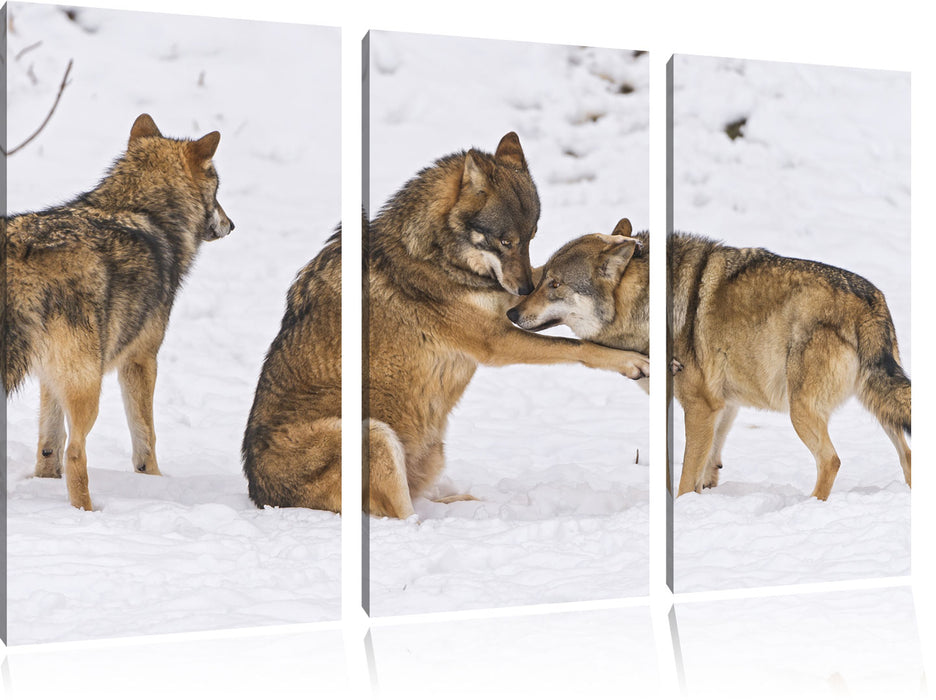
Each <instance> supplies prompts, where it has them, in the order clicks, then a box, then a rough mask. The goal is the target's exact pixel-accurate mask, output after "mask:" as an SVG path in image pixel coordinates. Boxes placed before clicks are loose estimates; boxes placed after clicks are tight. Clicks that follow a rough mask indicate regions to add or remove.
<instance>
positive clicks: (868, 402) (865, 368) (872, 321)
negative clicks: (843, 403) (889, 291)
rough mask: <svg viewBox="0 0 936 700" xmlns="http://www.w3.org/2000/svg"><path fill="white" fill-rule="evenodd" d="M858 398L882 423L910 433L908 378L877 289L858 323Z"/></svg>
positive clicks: (884, 303) (884, 306) (890, 320)
mask: <svg viewBox="0 0 936 700" xmlns="http://www.w3.org/2000/svg"><path fill="white" fill-rule="evenodd" d="M858 361H859V363H860V365H859V375H858V376H859V379H858V398H859V400H860V401H861V403H862V404H864V406H865V407H866V408H867V409H868V410H869V411H871V413H873V414H874V416H875V417H876V418H877V419H878V420H879V421H880V422H881V424H882V425H884V426H887V427H890V428H893V429H896V430H902V431H904V432H905V433H907V434H908V435H909V434H910V378H909V377H907V375H906V374H905V373H904V371H903V368H902V367H901V366H900V354H899V352H898V350H897V334H896V332H895V331H894V322H893V320H892V319H891V315H890V311H889V310H888V308H887V304H886V302H885V301H884V296H883V294H880V292H878V295H877V297H876V298H875V299H874V301H873V302H872V304H871V309H870V312H869V313H868V315H867V316H866V317H865V318H864V319H863V320H862V322H861V323H860V325H859V326H858Z"/></svg>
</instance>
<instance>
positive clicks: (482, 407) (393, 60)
mask: <svg viewBox="0 0 936 700" xmlns="http://www.w3.org/2000/svg"><path fill="white" fill-rule="evenodd" d="M364 60H365V69H366V78H365V88H364V89H365V92H364V103H365V115H364V116H365V142H364V151H365V154H366V156H367V157H366V160H365V163H364V168H365V177H364V181H365V198H364V205H365V209H366V216H368V217H369V218H370V219H371V222H372V223H371V225H370V233H369V235H365V243H366V244H368V243H369V245H370V258H369V260H370V267H369V269H367V270H365V290H366V291H367V292H368V295H367V298H366V299H365V301H366V302H367V303H366V304H365V306H366V308H365V327H364V334H365V336H364V337H365V343H366V347H365V368H364V382H365V386H364V392H365V394H364V405H365V415H364V418H365V419H370V420H371V423H370V425H371V428H370V436H369V437H368V438H367V440H369V444H368V443H367V441H366V444H365V452H366V453H367V452H368V451H369V466H370V474H371V479H374V478H377V477H375V476H374V475H375V473H378V472H379V473H380V474H385V473H386V469H385V465H386V464H387V463H388V461H387V460H388V457H387V455H388V453H389V452H391V451H392V450H391V449H390V445H392V444H396V445H398V446H399V447H398V452H400V453H402V454H401V456H402V457H403V458H404V459H405V460H408V461H409V462H408V463H409V467H410V469H408V471H409V478H410V479H412V478H413V473H414V472H418V471H419V470H420V469H422V468H427V469H429V468H430V467H431V464H430V466H429V467H426V465H427V464H428V463H430V462H432V460H434V459H435V460H441V459H443V457H442V455H441V453H442V452H443V450H442V449H441V448H440V447H439V443H444V468H443V469H442V470H441V471H439V472H438V475H437V476H433V477H432V478H429V479H427V480H426V482H425V483H424V484H421V485H416V486H415V487H413V485H412V484H410V486H411V490H412V491H414V494H413V495H414V496H415V497H414V498H412V501H411V503H412V511H410V512H412V514H411V515H409V517H404V518H403V519H400V518H390V517H376V516H373V515H372V516H371V517H370V518H369V519H366V521H365V528H364V537H365V543H364V547H365V552H364V557H365V559H364V568H365V576H366V580H365V606H366V607H368V608H369V611H370V612H371V614H374V615H391V614H400V613H418V612H428V611H440V610H456V609H468V608H484V607H493V606H503V605H523V604H532V603H549V602H560V601H562V602H565V601H574V600H591V599H602V598H605V599H607V598H616V597H622V596H633V595H644V594H646V593H647V591H648V577H649V557H650V555H649V548H648V536H649V448H648V441H649V438H648V426H649V418H648V398H647V395H646V394H645V393H644V392H643V391H641V390H640V388H639V387H638V386H636V385H635V383H634V382H633V381H631V380H629V379H627V378H625V377H623V376H621V375H620V374H618V373H614V372H610V371H603V370H600V369H591V368H588V367H584V366H581V365H577V364H574V363H573V364H567V363H560V364H540V365H536V364H526V363H512V362H511V361H510V360H509V359H507V358H506V354H509V352H508V351H502V350H495V351H494V352H493V354H492V355H490V356H488V361H489V362H491V363H494V364H497V363H500V364H503V365H505V366H501V367H493V366H484V365H482V366H479V367H478V368H477V371H476V372H474V374H473V376H472V375H471V367H470V364H469V366H468V367H467V369H466V366H465V365H463V364H460V363H461V361H462V359H463V358H464V357H468V356H469V354H470V353H480V354H483V352H484V351H483V349H482V350H479V349H477V348H476V347H475V346H472V348H469V347H468V345H470V344H471V342H473V341H470V340H467V339H466V338H468V336H472V334H474V335H473V336H472V337H483V338H487V339H490V340H491V341H492V342H495V343H496V341H497V338H496V336H497V335H498V334H499V333H505V334H506V333H510V332H516V329H515V328H513V327H511V326H510V323H509V321H507V319H505V318H504V315H505V312H506V311H507V310H508V309H509V308H511V307H512V306H513V305H514V304H517V303H518V302H519V301H520V300H521V297H520V296H518V295H517V294H516V292H519V291H529V290H521V288H520V287H521V286H522V285H520V286H518V285H517V283H516V279H508V278H509V276H510V274H512V273H511V272H510V271H509V270H508V268H509V266H510V265H511V264H512V263H510V262H509V258H510V254H511V253H512V252H513V251H514V250H515V248H514V246H517V245H522V244H523V243H524V241H522V240H520V239H516V238H515V240H506V244H509V245H505V242H504V241H502V240H499V239H498V236H499V235H500V234H504V235H503V236H501V238H504V237H507V238H509V237H510V235H511V234H512V233H514V234H515V233H517V230H519V229H523V225H516V224H515V223H505V222H507V220H508V219H510V221H511V222H513V219H511V216H514V215H515V216H516V218H517V219H523V212H524V211H525V210H526V209H527V208H529V207H531V206H532V205H531V201H532V199H533V197H532V195H531V194H530V189H531V188H530V186H529V177H530V176H531V177H532V180H533V181H534V182H535V188H536V191H537V192H538V199H539V203H540V216H539V220H538V223H537V231H536V235H535V238H533V239H532V241H531V242H530V243H529V256H530V260H531V262H532V265H533V267H534V268H536V267H539V266H542V265H544V264H545V263H546V261H547V259H548V258H549V257H550V255H551V254H552V253H553V252H555V251H556V250H557V249H558V248H560V246H562V245H563V244H565V243H566V242H568V241H570V240H572V239H574V238H577V237H579V236H582V235H584V234H588V233H595V232H601V233H604V234H611V232H612V230H613V229H614V227H615V224H616V223H617V222H618V221H619V220H620V219H621V218H622V217H627V218H629V219H630V221H631V222H632V224H633V229H634V231H635V232H636V231H643V230H646V229H647V227H648V222H649V203H648V200H649V184H648V148H649V102H648V90H649V85H648V59H647V55H646V54H645V53H643V52H640V51H633V50H622V49H599V48H589V47H582V46H559V45H546V44H527V43H514V42H505V41H491V40H477V39H468V38H456V37H445V36H430V35H415V34H403V33H391V32H371V33H370V34H369V35H368V37H367V39H366V41H365V56H364ZM511 132H513V133H515V134H516V140H514V139H513V137H510V136H506V135H508V134H510V133H511ZM505 137H506V138H505ZM502 139H503V141H502ZM517 143H519V149H520V150H522V156H518V154H517V152H518V146H517ZM499 144H502V145H503V149H504V153H503V154H502V155H503V156H504V157H503V158H502V159H501V165H502V166H504V168H505V169H504V170H502V171H496V170H495V171H493V172H489V173H488V174H487V175H485V176H484V178H483V179H484V182H483V183H482V184H481V185H480V187H475V185H476V183H474V182H473V181H472V175H471V174H470V173H469V175H468V176H465V159H466V156H465V152H466V151H468V150H469V149H477V151H480V152H481V153H482V155H478V156H473V158H474V159H476V160H477V161H478V162H480V163H482V166H484V167H488V166H490V164H491V163H492V162H496V161H498V158H497V156H498V153H497V151H498V145H499ZM484 154H486V155H484ZM450 155H451V157H450V158H448V159H447V160H446V161H445V162H446V163H448V166H434V164H435V163H437V161H439V160H440V159H442V158H443V157H446V156H450ZM492 157H493V161H492V160H491V158H492ZM485 159H487V160H485ZM453 163H454V166H453V165H452V164H453ZM524 165H525V166H526V171H525V172H524V167H523V166H524ZM433 167H434V168H435V170H432V168H433ZM446 167H447V168H448V169H447V170H446V169H445V168H446ZM479 167H481V166H479ZM490 167H494V166H490ZM497 167H500V166H497ZM439 168H442V169H443V170H445V173H446V174H445V175H443V176H441V180H439V179H437V178H438V177H439V173H440V170H439ZM424 169H429V170H426V171H425V172H423V171H424ZM526 173H528V175H527V174H526ZM414 178H417V180H416V181H413V179H414ZM521 180H522V182H521ZM430 181H431V182H433V183H435V184H433V185H427V184H426V183H428V182H430ZM407 182H411V184H410V185H408V186H407V187H408V190H407V192H408V193H409V194H402V195H401V194H398V193H399V192H400V190H401V189H402V188H403V187H404V185H405V184H406V183H407ZM440 182H444V183H448V184H441V185H439V183H440ZM424 186H427V187H430V189H431V188H436V189H433V190H432V194H431V196H430V195H427V196H426V197H422V198H420V197H419V196H416V197H415V199H414V198H413V197H412V196H411V195H412V193H413V192H415V191H420V188H422V187H424ZM473 187H474V188H475V189H474V190H472V188H473ZM485 188H491V189H490V191H489V192H488V191H487V190H485ZM476 190H480V191H483V192H484V194H483V195H478V196H481V197H488V196H490V197H491V199H490V200H487V199H486V200H485V201H506V202H510V204H509V206H507V205H505V207H506V208H505V209H502V210H501V215H496V216H493V218H489V219H485V218H484V217H486V216H487V214H484V215H479V216H480V217H481V218H479V219H477V220H474V221H472V222H470V226H469V227H472V228H473V232H472V233H467V229H466V228H465V225H463V224H462V223H458V224H457V225H458V226H460V227H461V228H460V229H459V230H460V231H462V235H463V236H467V237H468V239H471V238H473V242H469V243H468V244H466V245H465V246H462V247H459V246H461V244H460V243H459V242H458V240H456V239H455V238H454V237H449V238H445V236H446V235H448V234H447V233H446V232H447V231H450V230H451V229H449V228H446V225H445V224H444V223H439V222H442V221H443V220H445V219H446V217H447V216H448V215H449V214H448V213H443V214H440V213H439V211H440V210H439V209H438V208H439V207H441V208H442V209H444V210H445V212H452V211H455V210H456V209H458V211H459V212H461V213H459V214H457V215H453V216H455V217H456V218H457V217H462V219H459V221H463V219H464V217H465V216H467V214H465V211H464V210H462V209H459V206H460V205H458V203H457V202H458V197H459V193H469V196H470V193H471V192H474V193H475V194H477V192H476ZM498 198H500V199H498ZM465 201H466V200H462V202H463V203H464V202H465ZM453 202H454V204H453ZM469 208H470V207H469ZM482 209H483V207H482ZM430 210H431V211H430ZM479 211H480V210H479ZM485 211H487V210H485ZM511 212H513V214H511ZM476 213H477V212H471V214H472V215H473V214H476ZM499 216H501V217H502V218H499ZM375 219H376V220H377V222H378V223H376V224H375V223H374V222H375ZM482 219H483V220H482ZM451 220H452V221H454V220H455V219H451ZM524 221H526V225H529V220H524ZM534 221H535V218H534ZM433 222H435V223H433ZM511 227H513V228H511ZM520 233H522V234H528V233H529V231H520ZM381 237H382V238H381ZM482 239H484V240H482ZM465 240H467V239H465ZM406 246H409V247H408V248H407V247H406ZM443 248H444V250H442V249H443ZM454 248H457V250H455V249H454ZM407 250H408V251H410V252H406V251H407ZM505 251H506V252H505ZM365 256H366V257H365V259H368V258H367V251H365ZM400 256H404V257H400ZM419 256H424V257H422V258H420V260H421V262H420V263H419V265H416V267H410V268H409V269H413V270H415V269H422V270H423V271H424V272H425V275H426V276H422V275H423V273H414V272H403V271H402V270H403V268H404V267H405V266H406V265H410V263H412V261H413V259H414V258H419ZM498 256H501V257H498ZM473 257H474V259H475V262H474V263H472V262H470V261H469V258H473ZM494 257H497V258H498V259H497V261H496V262H492V260H493V258H494ZM429 260H432V262H429ZM478 260H482V261H487V262H478ZM420 265H422V267H421V268H420ZM472 265H474V267H473V268H472ZM495 267H496V268H497V269H495ZM471 270H474V271H473V272H472V271H471ZM479 271H480V272H479ZM498 274H500V275H501V278H502V279H506V282H505V283H504V284H506V285H507V286H513V291H514V292H515V294H508V293H507V292H505V291H504V290H505V289H506V287H505V286H503V285H502V284H501V283H500V282H498V281H497V276H498ZM414 275H415V276H414ZM433 275H439V276H438V277H432V276H433ZM472 275H473V276H472ZM417 276H418V279H417ZM430 279H434V280H436V282H432V281H429V280H430ZM456 280H457V281H456ZM436 283H437V284H438V286H436ZM394 285H396V288H397V289H398V290H399V289H402V288H403V287H407V288H408V289H409V291H388V290H389V289H391V288H392V287H394ZM414 285H422V291H418V292H417V291H414ZM459 285H463V286H459ZM471 285H476V286H475V287H472V286H471ZM495 285H496V286H495ZM475 289H476V290H477V291H478V293H479V294H480V295H481V296H478V297H477V298H475V301H477V302H478V303H479V304H481V305H482V306H484V304H485V303H487V302H484V301H480V300H481V299H482V298H488V299H490V298H492V297H483V294H485V293H487V291H489V290H491V289H494V290H495V291H494V295H495V296H496V295H498V294H499V295H500V296H499V297H497V301H495V302H492V303H495V304H501V305H503V308H498V309H497V310H496V312H495V311H490V313H489V315H487V316H485V318H484V320H478V318H479V317H478V316H476V315H474V313H475V312H474V311H471V310H470V309H469V307H466V306H458V304H461V303H468V304H469V305H470V304H471V303H473V302H472V301H470V300H469V301H467V302H465V300H466V299H468V298H469V297H470V295H471V294H473V293H474V291H473V290H475ZM497 290H500V291H497ZM399 300H403V301H402V302H400V301H399ZM455 307H457V308H458V309H461V310H454V311H447V309H454V308H455ZM466 309H468V310H467V311H466ZM489 310H490V309H489ZM440 324H441V325H440ZM430 326H431V328H430ZM498 329H501V330H498ZM541 335H543V336H545V337H547V338H552V337H553V336H556V335H562V336H567V337H573V336H572V334H571V332H570V330H569V328H567V327H565V326H560V327H557V328H555V329H553V330H549V331H545V332H544V333H542V334H541ZM456 336H458V337H459V338H460V339H459V340H452V338H454V337H456ZM541 340H542V338H534V341H537V342H539V341H541ZM459 343H461V345H460V344H459ZM482 344H484V343H482ZM381 348H382V349H381ZM433 348H435V349H433ZM439 348H445V350H439ZM437 351H438V352H440V353H441V355H442V356H445V358H446V359H442V360H440V361H439V362H438V363H436V360H427V361H426V362H423V364H421V365H419V367H420V369H413V368H412V367H413V365H412V364H411V363H410V361H411V360H414V362H415V364H419V363H420V362H422V358H427V357H429V356H432V353H433V352H437ZM501 352H504V353H506V354H505V355H500V354H499V353H501ZM539 352H540V351H539V350H538V349H537V350H536V351H535V352H531V354H530V357H529V358H528V360H527V361H528V362H531V363H532V362H546V360H547V358H546V357H545V355H541V354H539ZM446 353H448V354H446ZM414 358H415V359H414ZM557 361H558V360H557ZM408 363H410V364H408ZM434 363H435V364H434ZM401 372H406V373H408V374H407V375H406V376H407V377H408V379H407V383H404V382H394V380H393V378H394V377H397V376H401V375H400V373H401ZM459 373H464V374H462V375H460V376H462V380H464V379H467V378H469V377H470V384H469V385H468V386H467V389H466V390H465V392H464V395H463V396H461V399H460V401H458V402H457V405H455V407H454V409H453V410H452V411H451V413H450V415H448V421H447V429H446V428H445V422H444V420H436V419H441V418H444V417H445V415H446V412H447V410H448V408H447V405H446V401H451V402H452V403H454V402H455V401H456V400H457V399H458V396H456V395H455V394H457V393H458V392H457V391H456V392H454V393H452V394H449V393H445V392H441V393H435V392H434V386H435V385H436V384H435V383H436V382H441V383H442V384H444V383H445V382H448V381H455V383H457V380H455V379H453V378H454V377H457V376H459ZM390 387H392V388H390ZM414 416H416V417H415V418H414ZM374 421H380V422H381V423H383V424H384V425H383V426H382V427H380V428H379V432H378V433H375V432H374V427H373V425H374ZM420 421H423V423H422V424H420ZM430 424H431V427H426V426H429V425H430ZM420 425H421V426H422V427H420ZM388 426H389V429H390V430H389V431H388V430H387V427H388ZM440 426H441V429H440ZM424 428H425V430H424ZM433 431H434V432H433ZM365 435H368V431H365ZM388 435H389V437H388ZM394 436H397V437H399V438H400V442H399V443H397V442H396V441H395V438H394ZM381 460H383V461H381ZM437 463H438V462H437ZM419 465H421V466H419ZM430 470H431V469H430ZM381 478H383V477H381ZM367 479H368V474H367V471H366V470H365V482H366V484H371V486H370V488H371V492H372V493H371V499H373V491H374V486H373V485H372V483H371V482H368V481H367ZM464 495H468V496H470V497H471V498H472V499H473V500H454V501H451V500H450V497H452V496H455V497H461V496H464ZM365 500H367V499H365ZM403 500H405V501H407V507H409V506H408V503H409V499H408V498H404V499H403ZM446 500H449V501H450V502H440V501H446ZM370 503H373V500H371V501H370ZM402 515H406V512H403V513H402Z"/></svg>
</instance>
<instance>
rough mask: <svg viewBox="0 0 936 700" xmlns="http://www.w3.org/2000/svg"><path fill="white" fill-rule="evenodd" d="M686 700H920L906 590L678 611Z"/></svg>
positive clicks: (921, 683)
mask: <svg viewBox="0 0 936 700" xmlns="http://www.w3.org/2000/svg"><path fill="white" fill-rule="evenodd" d="M675 619H676V620H677V621H678V623H677V627H678V637H676V639H678V644H679V646H680V648H679V649H677V653H676V656H677V659H680V658H681V660H682V669H681V672H682V674H684V677H685V688H686V691H687V696H688V697H691V698H708V697H718V698H721V699H725V698H764V697H771V698H773V697H777V698H787V697H804V696H805V697H831V698H839V697H850V698H852V697H853V698H864V697H867V698H903V697H920V696H921V695H925V687H926V684H925V679H924V674H923V663H922V658H921V654H920V642H919V636H918V633H917V624H916V619H915V613H914V606H913V595H912V593H911V590H910V588H908V587H907V588H885V589H876V590H860V591H835V592H831V593H814V594H799V595H787V596H775V597H770V598H749V599H741V600H721V601H717V602H705V603H680V604H677V605H676V608H675Z"/></svg>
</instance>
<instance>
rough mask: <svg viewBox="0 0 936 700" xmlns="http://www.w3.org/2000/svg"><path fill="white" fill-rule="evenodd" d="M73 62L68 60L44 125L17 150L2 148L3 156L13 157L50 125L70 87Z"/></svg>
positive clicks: (43, 122) (43, 121)
mask: <svg viewBox="0 0 936 700" xmlns="http://www.w3.org/2000/svg"><path fill="white" fill-rule="evenodd" d="M73 62H74V59H69V60H68V67H67V68H66V69H65V75H63V76H62V84H61V85H59V89H58V94H57V95H56V96H55V102H53V103H52V109H50V110H49V113H48V114H47V115H46V118H45V119H43V120H42V124H40V125H39V128H38V129H36V130H35V131H34V132H33V133H32V135H31V136H30V137H29V138H28V139H26V140H25V141H23V143H21V144H20V145H19V146H17V147H16V148H13V149H11V150H9V151H7V150H6V149H4V148H0V152H2V153H3V155H5V156H12V155H13V154H14V153H16V152H17V151H18V150H20V149H21V148H23V146H25V145H26V144H28V143H29V142H30V141H32V140H33V139H34V138H36V137H37V136H38V135H39V133H40V132H41V131H42V130H43V129H45V126H46V124H48V123H49V120H50V119H51V118H52V113H53V112H55V108H56V107H58V103H59V100H60V99H62V93H63V92H64V91H65V86H66V85H68V74H69V73H71V69H72V63H73Z"/></svg>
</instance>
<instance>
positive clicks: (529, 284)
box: [517, 282, 533, 297]
mask: <svg viewBox="0 0 936 700" xmlns="http://www.w3.org/2000/svg"><path fill="white" fill-rule="evenodd" d="M532 291H533V283H532V282H527V283H526V284H524V285H523V286H522V287H520V289H518V290H517V294H519V295H520V296H522V297H525V296H526V295H527V294H529V293H530V292H532Z"/></svg>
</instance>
